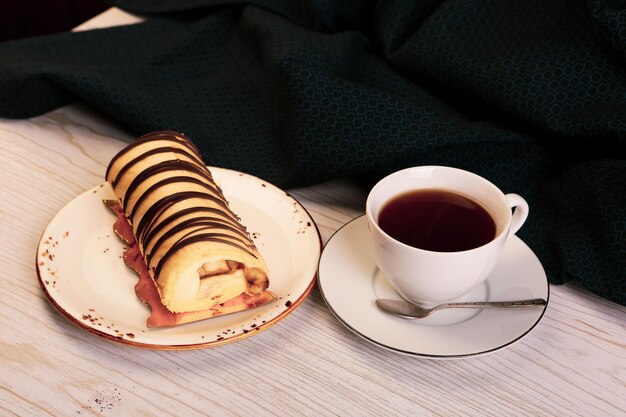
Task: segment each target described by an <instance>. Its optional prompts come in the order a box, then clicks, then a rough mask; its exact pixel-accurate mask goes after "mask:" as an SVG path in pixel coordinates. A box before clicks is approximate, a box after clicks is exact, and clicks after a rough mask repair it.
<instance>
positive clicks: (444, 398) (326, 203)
mask: <svg viewBox="0 0 626 417" xmlns="http://www.w3.org/2000/svg"><path fill="white" fill-rule="evenodd" d="M120 16H122V15H120V14H118V12H116V11H111V12H107V14H106V16H104V17H106V18H109V19H112V20H113V21H117V22H121V21H123V19H122V18H120ZM102 21H103V20H102V19H101V20H99V21H96V22H94V23H93V25H96V23H101V22H102ZM131 139H132V136H131V135H129V134H128V132H126V131H124V130H123V129H122V128H120V127H119V126H116V125H115V124H114V123H112V122H111V121H109V120H107V119H106V118H105V117H103V116H102V115H100V114H98V113H97V112H96V111H94V110H92V109H90V108H88V107H87V106H85V105H81V104H75V105H72V106H68V107H64V108H61V109H58V110H56V111H53V112H51V113H49V114H46V115H43V116H39V117H35V118H32V119H28V120H6V119H0V167H1V168H0V237H1V239H0V242H1V245H2V247H1V248H2V250H1V251H0V265H2V269H1V270H0V319H1V320H2V327H1V331H0V415H2V416H5V415H7V416H11V415H15V416H45V415H50V416H78V415H105V416H107V415H108V416H114V415H115V416H125V415H129V416H135V415H150V416H154V415H176V416H196V415H197V416H200V415H210V416H252V415H254V416H300V415H304V416H431V415H432V416H467V415H471V416H474V415H475V416H503V415H515V416H517V415H522V416H525V415H528V416H610V417H616V416H624V415H626V332H625V328H626V314H625V313H626V308H625V307H623V306H620V305H617V304H615V303H612V302H609V301H606V300H604V299H601V298H599V297H597V296H595V295H593V294H590V293H589V292H588V291H586V290H584V289H583V288H581V287H579V286H577V285H576V284H566V285H563V286H551V288H550V291H551V293H550V304H549V306H548V308H547V311H546V313H545V315H544V317H543V319H542V320H541V322H540V323H539V324H538V325H537V326H536V327H535V328H534V329H533V330H532V331H531V332H530V333H529V334H528V335H527V336H526V337H524V338H523V339H522V340H521V341H519V342H518V343H515V344H513V345H512V346H510V347H508V348H506V349H503V350H499V351H497V352H494V353H492V354H489V355H486V356H479V357H471V358H465V359H457V360H447V361H441V360H429V359H422V358H416V357H410V356H406V355H400V354H397V353H394V352H391V351H388V350H384V349H382V348H379V347H377V346H374V345H372V344H369V343H367V342H366V341H364V340H363V339H361V338H359V337H358V336H356V335H355V334H354V333H352V332H351V331H350V330H348V329H347V328H346V327H344V326H343V325H342V324H341V323H340V322H339V321H338V320H337V319H336V318H335V317H334V316H333V315H332V313H331V312H330V310H329V308H328V307H327V306H326V304H325V302H324V300H323V298H322V297H321V295H320V293H319V290H318V288H317V286H316V287H315V288H314V289H313V291H312V292H311V294H310V295H309V297H308V298H307V299H306V300H305V301H304V302H303V303H302V304H301V305H300V306H299V307H298V308H297V309H295V310H294V312H293V313H292V314H290V315H289V316H287V317H286V318H284V319H283V320H281V321H280V322H278V323H277V324H276V325H275V326H273V327H271V328H269V329H268V330H266V331H263V332H261V333H258V334H256V335H254V336H253V337H249V338H246V339H243V340H240V341H237V342H234V343H229V344H226V345H223V346H218V347H213V348H207V349H201V350H190V351H156V350H146V349H139V348H135V347H130V346H126V345H123V344H118V343H113V342H109V341H107V340H104V339H102V338H99V337H96V336H94V335H92V334H91V333H89V332H87V331H85V330H83V329H81V328H78V327H76V326H74V325H73V324H71V323H70V322H69V321H68V320H67V319H65V318H64V317H63V316H61V315H60V314H59V313H58V312H57V311H56V310H55V309H54V308H53V307H52V306H51V304H50V303H49V302H48V300H47V298H46V296H45V295H44V293H43V291H42V289H41V288H40V286H39V283H38V280H37V274H36V270H35V253H36V249H37V244H38V240H39V238H40V236H41V233H42V231H43V230H44V228H45V227H46V225H47V224H48V222H49V221H50V220H51V219H52V218H53V216H54V215H55V214H56V213H57V212H58V211H59V210H60V209H62V208H63V206H64V205H65V204H67V203H68V202H69V201H70V200H71V199H72V198H73V197H75V196H76V195H78V194H80V193H82V192H84V191H85V190H87V189H89V188H91V187H93V186H94V185H97V184H99V183H101V182H103V181H104V179H103V176H104V171H105V168H106V166H107V164H108V162H109V160H110V159H111V157H112V156H113V155H114V154H115V153H116V152H117V151H118V150H119V149H121V148H122V147H123V146H124V145H125V144H126V143H128V141H130V140H131ZM288 191H289V193H290V194H291V195H293V196H294V197H295V198H297V199H298V200H299V201H300V202H301V203H302V204H303V205H304V206H305V207H306V209H307V210H308V211H309V213H310V214H311V215H312V217H313V219H314V220H315V222H316V223H317V226H318V227H319V230H320V233H321V235H322V240H323V241H324V242H326V241H327V240H328V239H329V238H330V236H331V235H332V234H333V233H334V232H335V231H336V230H337V229H338V228H339V227H340V226H342V225H343V224H345V223H346V222H348V221H349V220H351V219H353V218H355V217H357V216H359V215H361V214H362V213H363V212H364V202H365V193H364V191H363V190H360V189H359V188H357V187H356V186H354V185H353V184H351V183H350V182H349V181H348V180H337V181H332V182H329V183H324V184H319V185H316V186H312V187H307V188H301V189H294V190H288Z"/></svg>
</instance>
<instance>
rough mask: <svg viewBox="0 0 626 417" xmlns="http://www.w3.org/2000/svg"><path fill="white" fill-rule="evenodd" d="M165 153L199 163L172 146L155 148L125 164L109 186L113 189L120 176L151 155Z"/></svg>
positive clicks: (195, 158)
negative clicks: (181, 156) (175, 154)
mask: <svg viewBox="0 0 626 417" xmlns="http://www.w3.org/2000/svg"><path fill="white" fill-rule="evenodd" d="M166 152H173V153H177V154H180V155H183V156H186V157H187V158H189V159H192V160H196V161H198V163H201V162H200V161H199V160H198V156H197V155H192V154H190V153H189V152H187V151H185V150H184V149H180V148H174V147H172V146H164V147H161V148H156V149H151V150H149V151H148V152H146V153H144V154H143V155H139V156H138V157H136V158H135V159H133V160H131V161H130V162H129V163H127V164H125V165H124V166H123V167H122V168H121V169H120V170H119V171H118V173H117V175H116V176H115V178H113V180H112V181H111V184H112V185H113V187H115V186H116V185H117V183H118V181H119V179H120V177H121V176H122V175H124V173H125V172H126V171H128V170H129V169H130V168H132V167H133V166H135V165H136V164H137V163H139V162H141V161H143V160H144V159H146V158H147V157H149V156H151V155H156V154H159V153H166Z"/></svg>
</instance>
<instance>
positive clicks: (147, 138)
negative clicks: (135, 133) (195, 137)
mask: <svg viewBox="0 0 626 417" xmlns="http://www.w3.org/2000/svg"><path fill="white" fill-rule="evenodd" d="M156 140H165V141H170V142H175V143H178V144H180V145H183V146H185V147H186V148H188V149H189V150H191V151H192V152H193V153H194V154H196V155H197V157H198V159H199V160H202V155H201V154H200V150H199V149H198V148H197V147H196V145H194V144H193V143H192V142H190V141H189V140H187V139H186V138H185V137H184V136H179V135H178V134H177V133H176V132H173V131H163V132H159V133H148V134H146V135H143V136H140V137H139V138H138V139H137V140H136V141H135V142H133V143H132V144H131V145H129V146H127V147H125V148H124V149H122V150H121V151H119V152H118V153H117V154H116V155H115V156H114V157H113V158H112V159H111V162H109V166H108V167H107V170H106V173H105V174H104V177H105V178H107V179H108V178H109V174H110V172H111V168H112V167H113V164H115V162H116V161H117V160H118V159H120V158H121V157H122V156H124V155H126V154H127V153H128V152H130V151H131V150H132V149H135V148H136V147H137V146H139V145H141V144H144V143H146V142H152V141H156ZM109 182H111V181H109Z"/></svg>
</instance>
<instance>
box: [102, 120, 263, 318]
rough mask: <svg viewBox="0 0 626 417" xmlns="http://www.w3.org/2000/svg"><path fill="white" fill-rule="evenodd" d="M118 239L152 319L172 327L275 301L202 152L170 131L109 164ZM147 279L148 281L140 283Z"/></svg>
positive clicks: (136, 144)
mask: <svg viewBox="0 0 626 417" xmlns="http://www.w3.org/2000/svg"><path fill="white" fill-rule="evenodd" d="M106 180H107V181H108V182H109V183H110V184H111V186H112V188H113V191H114V193H115V196H116V197H117V199H118V201H115V202H110V201H109V202H108V203H107V205H108V206H109V207H110V208H112V209H113V210H114V211H116V212H117V214H118V221H117V222H116V224H115V230H116V232H117V234H118V235H119V236H120V237H121V238H122V239H123V240H125V241H126V242H127V244H128V250H127V252H126V254H125V256H124V258H125V261H126V263H127V265H129V266H130V267H131V268H132V269H134V270H135V271H136V272H138V273H139V275H140V280H139V282H138V284H137V286H136V287H135V290H136V293H137V295H138V296H139V298H140V299H142V300H143V301H145V302H146V303H148V304H149V305H150V307H151V310H152V314H151V316H150V318H149V319H148V322H147V324H148V326H149V327H155V326H167V325H174V324H181V323H186V322H190V321H196V320H201V319H204V318H208V317H214V316H218V315H223V314H227V313H231V312H235V311H241V310H246V309H249V308H254V307H257V306H259V305H262V304H265V303H267V302H270V301H273V300H274V299H275V296H274V294H272V293H271V292H269V291H267V288H268V286H269V271H268V268H267V265H266V263H265V261H264V259H263V257H262V256H261V254H260V253H259V251H258V250H257V248H256V246H255V245H254V242H253V241H252V239H251V238H250V235H249V233H248V232H247V230H246V228H245V227H244V226H243V225H242V224H241V222H240V219H239V217H238V216H237V215H236V214H235V213H234V212H233V211H232V209H231V208H230V206H229V203H228V201H227V200H226V198H225V197H224V194H223V192H222V190H221V189H220V187H219V186H218V185H217V184H216V183H215V181H214V180H213V177H212V175H211V172H210V171H209V169H208V168H207V167H206V165H205V163H204V161H203V160H202V157H201V155H200V153H199V151H198V149H197V148H196V147H195V146H194V144H193V143H192V142H191V141H190V140H189V139H188V138H187V137H185V136H184V135H182V134H180V133H177V132H172V131H160V132H153V133H149V134H147V135H145V136H142V137H140V138H139V139H138V140H137V141H135V142H134V143H133V144H131V145H129V146H127V147H126V148H124V149H122V151H120V152H119V153H118V154H117V155H115V157H113V159H112V160H111V162H110V164H109V166H108V168H107V171H106ZM142 278H143V279H142Z"/></svg>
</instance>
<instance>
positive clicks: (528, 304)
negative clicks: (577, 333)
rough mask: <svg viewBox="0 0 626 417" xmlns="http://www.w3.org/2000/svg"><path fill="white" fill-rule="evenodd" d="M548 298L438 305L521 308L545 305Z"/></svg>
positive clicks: (444, 305) (444, 306) (445, 306)
mask: <svg viewBox="0 0 626 417" xmlns="http://www.w3.org/2000/svg"><path fill="white" fill-rule="evenodd" d="M545 305H546V300H544V299H543V298H534V299H532V300H521V301H473V302H466V303H446V304H442V305H440V306H438V309H439V308H521V307H531V306H545Z"/></svg>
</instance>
